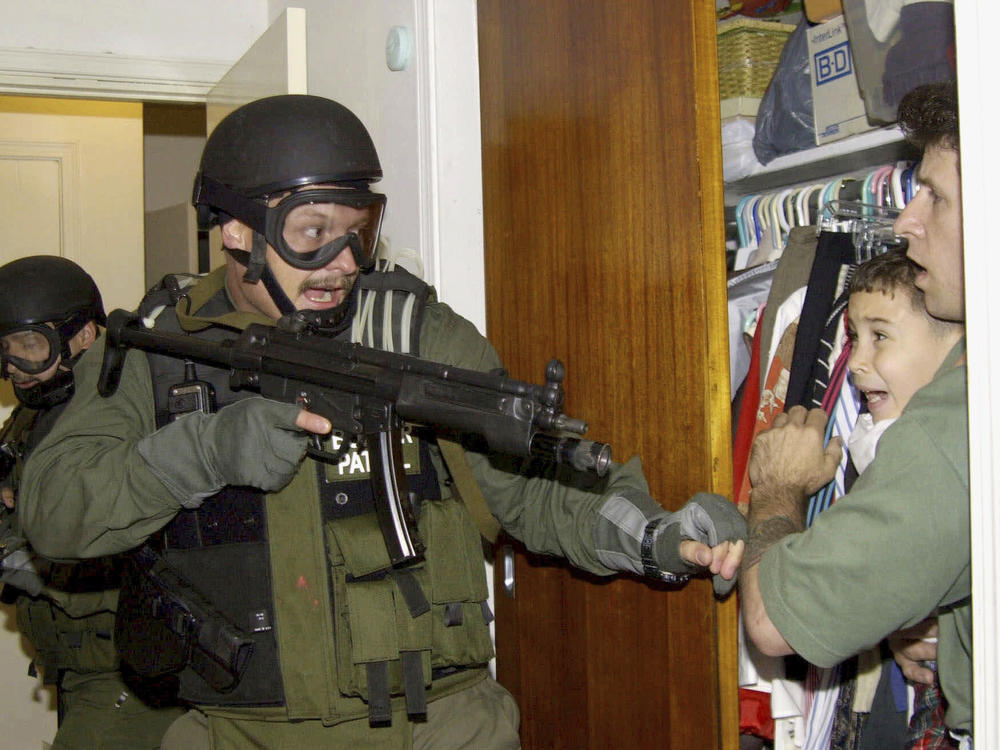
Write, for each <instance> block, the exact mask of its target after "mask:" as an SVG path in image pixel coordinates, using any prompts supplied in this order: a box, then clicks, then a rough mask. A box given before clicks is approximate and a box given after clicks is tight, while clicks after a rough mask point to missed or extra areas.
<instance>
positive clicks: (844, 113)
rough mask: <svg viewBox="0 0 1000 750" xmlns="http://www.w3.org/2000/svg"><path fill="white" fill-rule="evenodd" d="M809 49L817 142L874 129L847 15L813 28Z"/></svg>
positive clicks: (819, 143)
mask: <svg viewBox="0 0 1000 750" xmlns="http://www.w3.org/2000/svg"><path fill="white" fill-rule="evenodd" d="M808 49H809V68H810V75H811V77H812V96H813V117H814V120H815V129H816V145H817V146H819V145H822V144H824V143H829V142H830V141H837V140H840V139H841V138H846V137H847V136H849V135H854V134H855V133H863V132H865V131H866V130H874V129H875V126H874V125H871V124H870V123H869V122H868V117H867V116H866V114H865V102H864V100H863V99H862V98H861V93H860V91H859V90H858V79H857V76H856V75H855V72H854V58H853V57H852V55H851V43H850V40H849V39H848V36H847V24H846V23H844V17H843V16H842V15H841V16H837V17H836V18H834V19H832V20H830V21H827V22H826V23H821V24H819V25H817V26H813V27H812V28H810V29H809V32H808Z"/></svg>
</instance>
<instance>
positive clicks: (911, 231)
mask: <svg viewBox="0 0 1000 750" xmlns="http://www.w3.org/2000/svg"><path fill="white" fill-rule="evenodd" d="M918 178H919V181H920V190H919V191H918V192H917V194H916V195H914V196H913V199H912V200H911V201H910V202H909V203H908V204H907V205H906V208H905V209H903V212H902V213H901V214H900V215H899V218H897V219H896V224H895V227H894V229H895V232H896V234H899V235H902V236H903V237H906V239H907V240H909V243H910V247H909V249H908V250H907V251H906V254H907V256H908V257H909V258H910V260H912V261H913V262H914V263H916V264H917V265H919V266H920V267H921V268H922V269H923V270H922V271H921V273H920V274H919V275H918V276H917V280H916V284H917V287H918V288H920V289H921V290H922V291H923V293H924V300H925V302H926V304H927V312H929V313H930V314H931V315H933V316H934V317H936V318H941V319H942V320H954V321H963V320H965V278H964V265H963V254H962V182H961V177H960V175H959V171H958V152H957V151H955V150H953V149H948V148H942V147H940V146H928V147H927V149H926V150H925V151H924V157H923V160H922V161H921V163H920V168H919V171H918Z"/></svg>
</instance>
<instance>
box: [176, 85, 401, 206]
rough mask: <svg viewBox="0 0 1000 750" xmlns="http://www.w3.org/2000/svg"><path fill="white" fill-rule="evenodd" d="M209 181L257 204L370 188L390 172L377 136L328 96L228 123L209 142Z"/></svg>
mask: <svg viewBox="0 0 1000 750" xmlns="http://www.w3.org/2000/svg"><path fill="white" fill-rule="evenodd" d="M201 176H204V177H209V178H211V179H213V180H215V181H217V182H221V183H222V184H223V185H226V186H227V187H229V188H232V189H233V190H235V191H236V192H238V193H242V194H243V195H245V196H253V197H256V196H261V195H267V194H273V193H277V192H282V191H284V190H288V189H291V188H295V187H300V186H302V185H319V184H325V183H332V184H336V185H344V186H345V187H355V188H362V187H365V188H366V187H367V186H368V185H370V184H371V183H373V182H378V181H379V180H381V179H382V166H381V164H380V163H379V160H378V154H377V153H376V152H375V144H374V143H372V139H371V136H370V135H368V131H367V130H366V129H365V126H364V125H363V124H362V123H361V120H359V119H358V117H357V115H355V114H354V113H353V112H351V110H349V109H348V108H347V107H345V106H344V105H342V104H338V103H337V102H335V101H332V100H330V99H324V98H323V97H321V96H309V95H305V94H284V95H281V96H269V97H267V98H266V99H258V100H257V101H254V102H250V103H249V104H244V105H243V106H242V107H239V108H238V109H236V110H234V111H233V112H231V113H230V114H228V115H227V116H226V117H225V118H223V120H222V122H220V123H219V124H218V125H217V126H216V127H215V130H213V131H212V134H211V135H210V136H209V137H208V141H207V142H206V143H205V149H204V151H203V152H202V155H201V166H200V168H199V177H201ZM197 186H198V181H197V180H196V182H195V197H194V198H195V200H194V202H195V205H196V206H197V205H204V204H203V203H202V202H201V201H199V196H198V190H197ZM208 205H210V206H211V204H208ZM212 207H213V208H218V207H217V206H212Z"/></svg>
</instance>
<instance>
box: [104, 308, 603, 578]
mask: <svg viewBox="0 0 1000 750" xmlns="http://www.w3.org/2000/svg"><path fill="white" fill-rule="evenodd" d="M130 347H132V348H136V349H142V350H144V351H148V352H153V353H156V354H163V355H167V356H172V357H177V358H183V359H186V360H190V361H193V362H200V363H204V364H208V365H211V366H214V367H219V368H223V369H228V370H229V377H230V386H231V387H232V388H233V389H234V390H237V389H250V390H253V391H256V392H258V393H259V394H260V395H262V396H264V397H266V398H269V399H273V400H276V401H284V402H287V403H293V404H299V405H301V406H302V407H304V408H306V409H308V410H309V411H311V412H314V413H316V414H320V415H322V416H324V417H326V418H327V419H328V420H329V421H330V423H331V424H332V425H333V430H334V431H336V432H338V433H341V434H343V436H344V440H343V442H342V443H341V449H340V450H339V452H330V451H326V450H323V449H322V447H321V446H320V440H319V437H318V436H316V438H315V441H314V443H313V445H311V446H310V447H309V448H308V450H307V453H308V454H309V455H310V456H312V457H313V458H315V459H317V460H320V461H325V462H333V463H336V462H338V461H339V460H340V459H341V458H342V457H343V456H344V455H345V453H346V451H347V450H349V447H350V443H351V441H353V442H355V443H356V444H357V445H358V447H359V448H367V449H368V453H369V460H370V465H371V477H372V487H373V492H374V497H375V508H376V513H377V515H378V519H379V524H380V526H381V529H382V534H383V536H384V538H385V543H386V548H387V550H388V552H389V558H390V560H391V561H392V563H393V565H402V564H405V563H407V562H408V561H411V560H414V559H417V558H419V557H420V555H421V554H422V552H423V549H424V547H423V543H422V542H421V540H420V537H419V535H418V533H417V527H416V523H415V521H414V518H413V512H412V509H411V506H410V500H409V496H408V492H407V483H406V474H405V471H404V468H403V467H404V464H403V458H402V451H401V438H402V429H403V425H404V423H412V424H415V425H423V426H427V427H430V428H435V429H438V430H444V431H447V432H451V433H457V434H459V435H471V436H478V437H479V438H481V439H482V440H483V441H485V443H486V445H487V447H488V448H489V450H490V451H491V452H495V453H500V454H505V455H510V456H519V457H524V458H540V459H543V460H546V461H551V462H555V463H557V464H563V465H566V466H569V467H572V468H573V469H575V470H577V471H590V472H593V473H596V474H597V475H598V476H603V475H604V474H605V473H606V472H607V470H608V467H609V466H610V463H611V447H610V446H609V445H607V444H606V443H598V442H594V441H590V440H583V439H581V438H579V437H574V435H576V436H579V435H583V434H584V433H585V432H586V431H587V424H586V422H583V421H581V420H579V419H573V418H571V417H568V416H566V415H565V414H563V412H562V406H563V402H564V400H565V392H564V391H563V387H562V381H563V378H564V376H565V369H564V368H563V365H562V363H561V362H560V361H559V360H557V359H553V360H551V361H549V363H548V365H547V367H546V370H545V384H544V385H535V384H532V383H527V382H523V381H519V380H514V379H512V378H510V377H508V376H507V375H506V373H504V372H479V371H476V370H467V369H462V368H458V367H451V366H449V365H444V364H439V363H435V362H431V361H428V360H424V359H420V358H418V357H414V356H410V355H406V354H396V353H392V352H386V351H381V350H378V349H372V348H369V347H365V346H362V345H360V344H352V343H347V342H344V341H337V340H335V339H333V338H330V337H328V336H323V335H319V334H317V333H316V332H315V331H314V330H311V329H310V328H309V327H308V325H307V324H306V323H305V322H304V321H303V320H302V318H300V317H297V316H291V317H290V318H288V319H282V321H280V322H279V324H278V326H266V325H260V324H251V325H249V326H247V328H246V329H245V330H244V331H243V332H242V333H241V334H240V335H239V336H234V337H233V338H231V339H227V340H224V341H221V342H214V341H206V340H203V339H199V338H197V337H195V336H187V335H183V334H171V333H163V332H156V331H152V330H149V329H147V328H146V327H145V326H143V324H142V322H141V321H140V319H139V316H137V315H135V314H134V313H129V312H127V311H125V310H114V311H113V312H111V313H110V314H109V315H108V325H107V343H106V349H105V355H104V363H103V368H102V371H101V377H100V382H99V385H98V389H99V391H100V393H101V394H102V395H104V396H108V395H110V394H111V393H113V392H114V391H115V389H116V388H117V386H118V380H119V378H120V376H121V369H122V365H123V363H124V357H125V352H126V350H127V349H128V348H130Z"/></svg>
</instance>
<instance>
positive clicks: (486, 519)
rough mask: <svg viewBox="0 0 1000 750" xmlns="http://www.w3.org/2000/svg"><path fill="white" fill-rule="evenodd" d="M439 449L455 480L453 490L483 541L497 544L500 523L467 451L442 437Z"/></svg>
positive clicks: (439, 439)
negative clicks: (491, 508)
mask: <svg viewBox="0 0 1000 750" xmlns="http://www.w3.org/2000/svg"><path fill="white" fill-rule="evenodd" d="M438 447H439V448H440V449H441V455H442V456H444V462H445V463H446V464H447V465H448V471H449V472H451V478H452V479H453V480H454V484H453V486H452V489H453V490H454V491H455V494H457V495H458V496H459V497H460V498H461V500H462V502H463V503H464V504H465V507H466V509H467V510H468V511H469V515H470V516H472V520H473V521H474V522H475V524H476V528H478V529H479V533H480V534H481V535H482V537H483V539H485V540H486V541H488V542H489V543H490V544H495V543H496V541H497V537H498V536H499V535H500V530H501V527H500V522H499V521H498V520H497V519H496V516H494V515H493V514H492V513H491V512H490V508H489V506H488V505H487V504H486V498H485V497H483V491H482V489H481V488H480V487H479V482H477V481H476V477H475V475H474V474H473V473H472V467H471V466H469V459H468V458H466V457H465V451H464V450H463V449H462V446H460V445H459V444H458V443H456V442H454V441H453V440H446V439H444V438H441V437H439V438H438Z"/></svg>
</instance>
